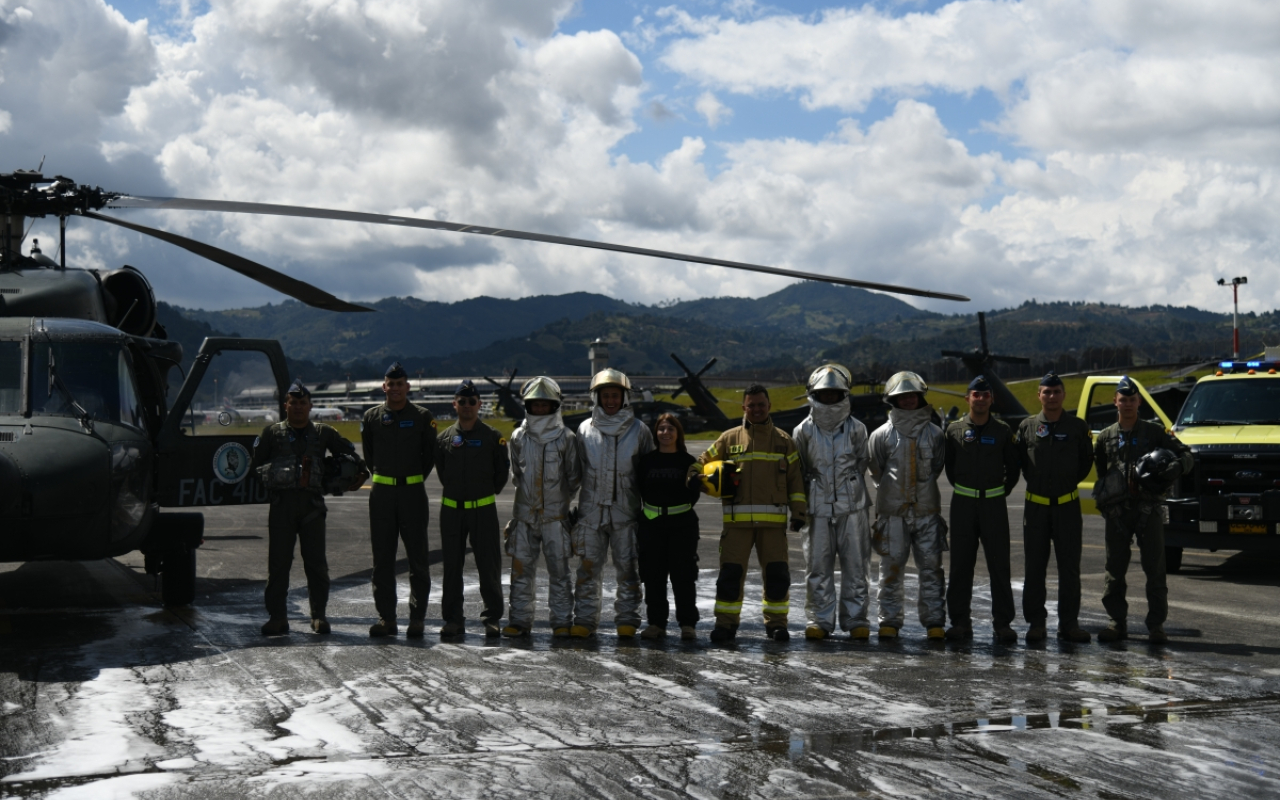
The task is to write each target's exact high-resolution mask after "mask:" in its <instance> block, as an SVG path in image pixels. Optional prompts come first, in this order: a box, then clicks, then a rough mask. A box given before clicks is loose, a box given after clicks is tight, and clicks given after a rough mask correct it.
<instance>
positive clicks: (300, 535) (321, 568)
mask: <svg viewBox="0 0 1280 800" xmlns="http://www.w3.org/2000/svg"><path fill="white" fill-rule="evenodd" d="M324 515H325V507H324V500H323V499H322V498H321V497H320V495H318V494H315V493H313V492H307V491H301V490H288V491H283V492H277V493H276V494H274V495H273V496H272V498H271V510H270V511H269V512H268V513H267V589H266V591H265V592H264V597H263V599H264V600H265V601H266V605H267V614H268V615H270V616H271V618H272V619H277V618H281V617H287V616H288V615H289V613H288V612H289V608H288V597H289V570H290V569H291V568H292V567H293V545H294V543H295V542H298V543H300V545H301V547H300V549H301V551H302V568H303V570H304V571H305V572H306V574H307V599H308V600H309V601H310V603H311V616H312V617H323V616H324V613H325V608H326V607H327V606H328V604H329V562H328V561H327V560H326V559H325V554H324Z"/></svg>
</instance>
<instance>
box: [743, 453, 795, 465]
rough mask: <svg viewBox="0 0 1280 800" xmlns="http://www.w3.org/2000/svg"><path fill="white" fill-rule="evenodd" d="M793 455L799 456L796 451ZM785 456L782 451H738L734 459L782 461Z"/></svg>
mask: <svg viewBox="0 0 1280 800" xmlns="http://www.w3.org/2000/svg"><path fill="white" fill-rule="evenodd" d="M792 455H793V456H795V457H796V458H799V456H798V455H796V454H795V453H792ZM783 458H784V456H783V455H782V453H738V454H737V455H735V456H734V457H733V460H734V461H736V462H739V463H741V462H743V461H781V460H782V459H783Z"/></svg>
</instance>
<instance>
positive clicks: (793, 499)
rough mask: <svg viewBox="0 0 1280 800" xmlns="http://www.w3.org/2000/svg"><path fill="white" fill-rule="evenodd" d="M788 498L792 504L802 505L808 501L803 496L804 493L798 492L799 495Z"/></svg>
mask: <svg viewBox="0 0 1280 800" xmlns="http://www.w3.org/2000/svg"><path fill="white" fill-rule="evenodd" d="M789 497H790V498H791V502H793V503H803V502H804V501H805V500H807V499H808V498H807V497H806V496H805V494H804V492H800V493H799V494H793V495H789Z"/></svg>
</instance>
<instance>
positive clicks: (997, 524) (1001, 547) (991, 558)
mask: <svg viewBox="0 0 1280 800" xmlns="http://www.w3.org/2000/svg"><path fill="white" fill-rule="evenodd" d="M979 544H981V545H982V553H983V555H984V556H986V560H987V574H988V575H990V576H991V624H992V627H995V628H1003V627H1006V626H1008V625H1009V624H1010V623H1012V622H1013V617H1014V614H1015V613H1016V612H1015V609H1014V604H1013V586H1012V583H1011V582H1010V575H1009V509H1008V507H1007V506H1006V505H1005V500H1004V498H1003V497H993V498H982V499H979V498H976V497H964V496H962V495H956V496H955V497H953V498H952V499H951V579H950V581H948V583H949V584H950V585H949V586H948V587H947V613H948V614H949V615H950V616H951V624H953V625H963V626H967V625H971V624H972V622H973V620H972V618H971V612H970V604H971V603H972V601H973V570H974V568H975V567H976V566H977V563H978V545H979Z"/></svg>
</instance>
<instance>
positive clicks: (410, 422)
mask: <svg viewBox="0 0 1280 800" xmlns="http://www.w3.org/2000/svg"><path fill="white" fill-rule="evenodd" d="M400 427H401V428H412V427H413V420H411V419H402V420H400Z"/></svg>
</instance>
